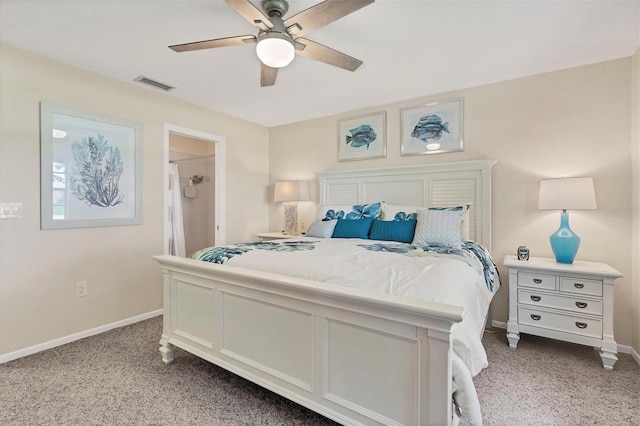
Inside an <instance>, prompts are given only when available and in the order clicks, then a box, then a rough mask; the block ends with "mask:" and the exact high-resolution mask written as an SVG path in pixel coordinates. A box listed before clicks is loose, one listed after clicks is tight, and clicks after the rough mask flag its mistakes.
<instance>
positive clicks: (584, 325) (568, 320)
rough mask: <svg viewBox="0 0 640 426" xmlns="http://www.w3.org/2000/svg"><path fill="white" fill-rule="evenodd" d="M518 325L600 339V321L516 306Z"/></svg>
mask: <svg viewBox="0 0 640 426" xmlns="http://www.w3.org/2000/svg"><path fill="white" fill-rule="evenodd" d="M518 323H519V324H524V325H528V326H532V327H540V328H546V329H549V330H555V331H561V332H565V333H572V334H578V335H581V336H586V337H594V338H596V339H601V338H602V320H599V319H592V318H584V317H580V316H577V315H576V316H574V315H568V314H566V313H562V314H560V313H555V312H547V311H539V310H536V309H530V308H527V307H524V306H518Z"/></svg>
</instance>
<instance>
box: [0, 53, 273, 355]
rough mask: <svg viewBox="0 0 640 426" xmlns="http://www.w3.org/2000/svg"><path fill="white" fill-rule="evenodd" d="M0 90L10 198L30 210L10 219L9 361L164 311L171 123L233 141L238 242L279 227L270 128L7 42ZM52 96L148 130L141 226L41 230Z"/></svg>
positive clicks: (4, 235) (4, 263)
mask: <svg viewBox="0 0 640 426" xmlns="http://www.w3.org/2000/svg"><path fill="white" fill-rule="evenodd" d="M0 93H2V95H1V96H0V111H1V113H0V202H21V203H22V204H23V217H22V218H21V219H2V220H0V357H1V356H2V355H3V354H8V353H16V352H17V351H21V350H23V349H25V348H32V347H42V344H44V343H47V342H57V341H64V340H65V338H66V337H68V336H74V335H79V334H82V332H84V331H86V330H93V329H96V328H99V327H101V326H104V325H106V324H112V323H117V322H118V321H121V320H124V319H127V318H135V317H137V316H139V315H141V314H145V313H148V312H152V311H155V310H157V309H159V308H161V307H162V276H161V272H160V267H159V265H158V264H157V263H156V262H154V261H153V260H152V256H154V255H158V254H162V253H163V246H164V244H163V234H164V232H163V230H164V229H163V228H164V227H163V213H164V200H163V197H164V192H165V191H164V185H163V180H164V179H163V173H164V153H163V138H164V125H165V123H171V124H175V125H179V126H182V127H185V128H189V129H194V130H200V131H203V132H207V133H212V134H218V135H221V136H224V137H225V138H226V141H227V156H226V157H227V164H226V170H227V185H226V186H227V191H226V193H227V197H226V198H227V199H226V203H227V208H228V209H227V210H228V211H227V213H228V214H227V218H226V230H227V235H226V237H227V240H228V241H231V242H233V241H242V240H249V239H251V238H253V235H254V234H255V233H257V232H260V231H264V230H265V229H266V228H267V227H268V219H267V215H268V211H269V210H268V205H267V202H266V200H265V197H264V188H266V187H267V186H268V181H269V164H268V161H267V158H268V151H269V140H268V129H267V128H266V127H263V126H260V125H257V124H254V123H250V122H247V121H245V120H240V119H238V118H235V117H231V116H228V115H225V114H221V113H218V112H215V111H211V110H207V109H205V108H202V107H199V106H196V105H193V104H189V103H186V102H183V101H180V100H177V99H175V98H173V97H170V96H167V95H165V94H164V93H161V92H158V91H155V90H153V89H148V88H146V87H143V86H139V85H137V84H136V83H133V82H131V83H126V82H120V81H116V80H114V79H110V78H107V77H104V76H101V75H99V74H96V73H93V72H89V71H86V70H82V69H79V68H75V67H71V66H68V65H65V64H62V63H60V62H57V61H54V60H51V59H47V58H45V57H41V56H36V55H32V54H29V53H26V52H24V51H21V50H18V49H15V48H13V47H11V46H7V45H0ZM41 101H46V102H50V103H53V104H59V105H63V106H67V107H70V108H74V109H77V110H82V111H87V112H92V113H96V114H100V115H104V116H108V117H115V118H122V119H126V120H130V121H135V122H138V123H142V124H143V126H144V137H143V141H141V143H142V144H143V167H142V172H143V179H142V180H143V190H142V200H143V207H142V213H143V223H142V224H141V225H133V226H110V227H97V228H74V229H60V230H44V231H43V230H41V229H40V119H39V103H40V102H41ZM79 281H87V282H88V295H87V296H86V297H80V298H76V297H75V283H76V282H79ZM45 346H46V345H45Z"/></svg>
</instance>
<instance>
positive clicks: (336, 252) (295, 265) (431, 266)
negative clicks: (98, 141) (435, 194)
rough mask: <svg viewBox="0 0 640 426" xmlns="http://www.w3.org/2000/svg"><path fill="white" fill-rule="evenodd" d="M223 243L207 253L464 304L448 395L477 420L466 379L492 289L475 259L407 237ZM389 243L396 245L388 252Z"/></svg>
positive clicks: (480, 351) (474, 369) (236, 262)
mask: <svg viewBox="0 0 640 426" xmlns="http://www.w3.org/2000/svg"><path fill="white" fill-rule="evenodd" d="M294 241H298V242H299V243H294ZM363 246H370V247H369V249H367V248H365V247H363ZM228 247H229V250H228V251H224V250H225V248H222V249H221V248H217V247H216V248H214V250H217V251H215V255H214V256H209V257H208V260H209V261H214V262H216V263H222V262H224V263H225V264H229V265H233V266H237V267H242V268H247V269H253V270H259V271H265V272H273V273H277V274H282V275H288V276H295V277H299V278H306V279H310V280H314V281H321V282H328V283H335V284H340V285H345V286H349V287H357V288H361V289H366V290H371V291H375V292H384V293H388V294H394V295H398V296H405V297H410V298H416V299H421V300H426V301H431V302H439V303H447V304H451V305H457V306H462V307H464V308H465V309H464V314H463V319H462V322H460V323H458V324H455V325H454V326H453V329H452V333H451V338H452V346H453V352H454V359H453V381H454V389H455V392H454V399H455V401H456V403H457V405H458V406H459V407H461V409H462V410H463V412H464V413H465V414H466V415H467V416H468V417H469V419H470V421H471V424H473V425H479V424H482V417H481V413H480V406H479V402H478V398H477V394H476V391H475V388H474V386H473V381H472V380H471V378H472V377H473V376H475V375H476V374H478V373H479V372H480V371H481V370H482V369H483V368H485V367H486V366H487V365H488V363H487V356H486V353H485V350H484V347H483V346H482V342H481V335H482V329H483V327H484V321H485V316H486V314H487V311H488V308H489V303H490V302H491V298H492V297H493V293H492V291H491V290H489V287H488V284H487V283H486V282H485V278H484V277H485V275H484V274H483V268H482V265H481V264H480V262H477V264H474V262H473V261H472V260H470V259H469V257H462V256H459V255H454V254H443V253H430V252H428V251H423V250H421V249H416V248H415V247H412V246H410V245H408V244H401V243H394V242H385V241H372V240H361V239H319V238H309V237H300V238H295V239H289V240H279V241H278V242H265V243H253V244H237V245H233V246H228ZM395 248H397V252H389V250H391V251H393V250H394V249H395ZM207 250H209V251H208V252H207ZM221 250H223V251H221ZM207 253H209V255H211V253H212V252H211V249H204V250H201V251H199V252H197V253H194V255H192V256H191V257H194V258H201V259H203V260H206V259H207ZM216 259H217V260H219V261H217V260H216ZM497 287H499V283H497V285H495V286H492V288H494V290H497Z"/></svg>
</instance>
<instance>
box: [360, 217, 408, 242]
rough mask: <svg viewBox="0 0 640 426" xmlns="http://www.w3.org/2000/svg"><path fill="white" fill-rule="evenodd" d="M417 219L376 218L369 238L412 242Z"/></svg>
mask: <svg viewBox="0 0 640 426" xmlns="http://www.w3.org/2000/svg"><path fill="white" fill-rule="evenodd" d="M416 223H418V221H417V220H416V219H408V220H391V221H386V220H374V221H373V225H371V232H370V233H369V238H370V239H372V240H384V241H399V242H401V243H410V242H412V241H413V234H414V232H415V230H416Z"/></svg>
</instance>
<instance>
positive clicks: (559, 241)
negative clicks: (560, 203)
mask: <svg viewBox="0 0 640 426" xmlns="http://www.w3.org/2000/svg"><path fill="white" fill-rule="evenodd" d="M549 241H550V242H551V249H552V250H553V254H554V256H555V257H556V262H558V263H573V259H575V257H576V253H578V248H579V247H580V237H578V235H576V233H575V232H573V231H572V230H571V228H569V213H567V211H566V210H564V211H563V212H562V213H561V214H560V228H558V230H557V231H556V232H554V233H553V234H551V236H550V237H549Z"/></svg>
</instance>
